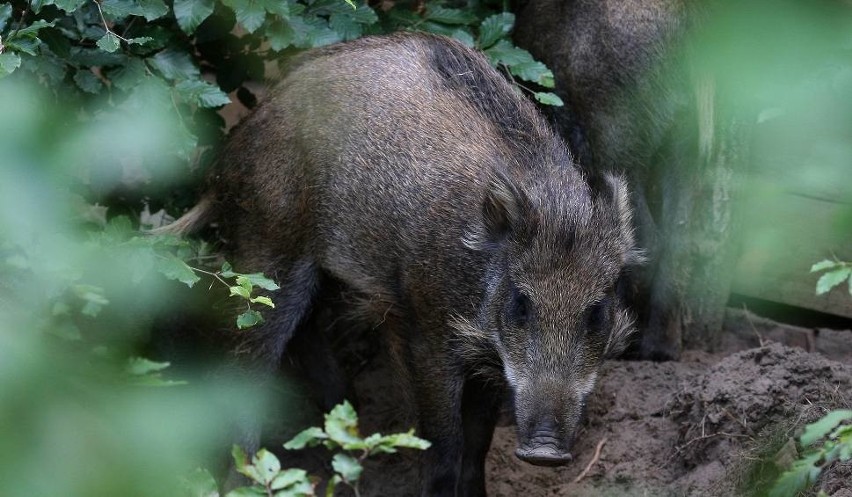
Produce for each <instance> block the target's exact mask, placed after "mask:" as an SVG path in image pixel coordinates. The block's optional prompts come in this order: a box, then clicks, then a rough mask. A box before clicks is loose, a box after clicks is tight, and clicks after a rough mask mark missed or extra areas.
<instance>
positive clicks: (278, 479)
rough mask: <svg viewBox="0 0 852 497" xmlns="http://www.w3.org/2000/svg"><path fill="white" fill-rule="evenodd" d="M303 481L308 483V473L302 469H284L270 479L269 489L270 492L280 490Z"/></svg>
mask: <svg viewBox="0 0 852 497" xmlns="http://www.w3.org/2000/svg"><path fill="white" fill-rule="evenodd" d="M305 481H308V473H307V471H305V470H304V469H298V468H291V469H285V470H284V471H281V472H280V473H279V474H278V475H276V476H275V478H273V479H272V482H271V483H270V484H269V488H271V489H272V490H281V489H284V488H288V487H292V486H293V485H296V484H298V483H302V482H305Z"/></svg>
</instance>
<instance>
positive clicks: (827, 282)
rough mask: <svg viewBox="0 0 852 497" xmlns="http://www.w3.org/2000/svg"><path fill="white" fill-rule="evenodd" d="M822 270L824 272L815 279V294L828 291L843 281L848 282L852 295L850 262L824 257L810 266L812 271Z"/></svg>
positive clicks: (851, 268) (851, 266)
mask: <svg viewBox="0 0 852 497" xmlns="http://www.w3.org/2000/svg"><path fill="white" fill-rule="evenodd" d="M822 271H825V273H823V275H822V276H820V278H819V280H817V284H816V294H817V295H822V294H824V293H828V292H829V291H830V290H831V289H832V288H834V287H835V286H837V285H840V284H841V283H843V282H844V281H848V282H849V294H850V295H852V262H844V261H840V260H837V259H834V260H829V259H824V260H822V261H819V262H817V263H816V264H814V265H813V266H811V272H812V273H818V272H822Z"/></svg>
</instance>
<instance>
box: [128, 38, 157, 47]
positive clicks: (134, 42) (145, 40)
mask: <svg viewBox="0 0 852 497" xmlns="http://www.w3.org/2000/svg"><path fill="white" fill-rule="evenodd" d="M152 41H154V38H151V37H150V36H140V37H138V38H129V39H128V40H127V43H129V44H131V45H145V44H146V43H150V42H152Z"/></svg>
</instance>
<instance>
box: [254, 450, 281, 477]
mask: <svg viewBox="0 0 852 497" xmlns="http://www.w3.org/2000/svg"><path fill="white" fill-rule="evenodd" d="M252 462H253V463H254V467H255V468H257V473H258V475H259V476H260V478H261V481H262V482H263V483H264V484H269V483H271V482H272V480H273V479H275V476H276V475H278V472H279V471H281V462H280V461H279V460H278V458H277V457H275V454H273V453H272V452H269V451H268V450H266V449H260V450H259V451H258V452H257V454H255V456H254V458H253V459H252Z"/></svg>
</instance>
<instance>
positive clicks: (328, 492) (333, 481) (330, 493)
mask: <svg viewBox="0 0 852 497" xmlns="http://www.w3.org/2000/svg"><path fill="white" fill-rule="evenodd" d="M342 481H343V478H341V477H340V475H334V476H332V477H331V478H329V480H328V485H326V487H325V497H334V489H335V488H336V487H337V484H338V483H341V482H342Z"/></svg>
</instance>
